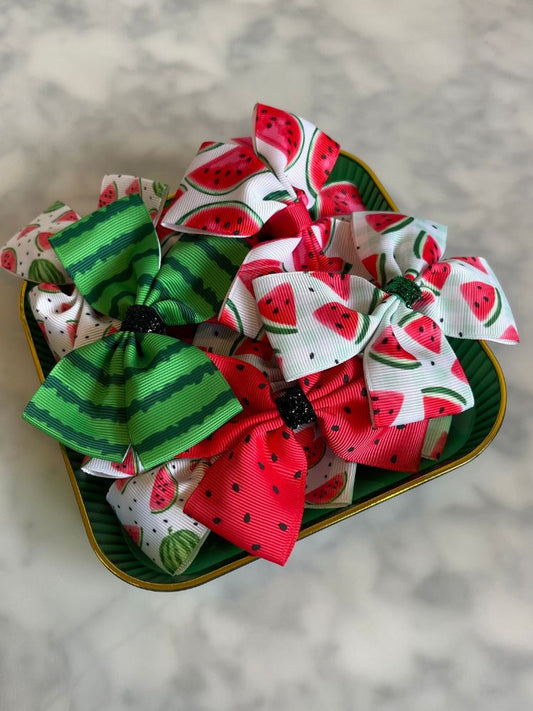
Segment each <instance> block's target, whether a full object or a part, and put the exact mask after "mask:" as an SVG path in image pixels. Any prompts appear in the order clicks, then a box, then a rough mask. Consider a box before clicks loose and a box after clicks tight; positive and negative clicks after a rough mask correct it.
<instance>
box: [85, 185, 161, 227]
mask: <svg viewBox="0 0 533 711" xmlns="http://www.w3.org/2000/svg"><path fill="white" fill-rule="evenodd" d="M133 194H139V195H140V196H141V198H142V200H143V202H144V204H145V205H146V209H147V210H148V212H149V213H150V216H151V218H152V222H153V223H154V225H155V224H157V222H158V220H159V217H160V215H161V212H162V210H163V207H164V205H165V200H166V197H167V194H168V185H166V184H165V183H160V182H158V181H156V180H148V179H147V178H140V177H136V176H134V175H121V174H119V175H104V177H103V179H102V185H101V188H100V196H99V198H98V207H103V206H104V205H109V203H112V202H114V201H115V200H119V199H120V198H123V197H125V196H126V195H133Z"/></svg>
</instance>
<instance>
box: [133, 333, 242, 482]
mask: <svg viewBox="0 0 533 711" xmlns="http://www.w3.org/2000/svg"><path fill="white" fill-rule="evenodd" d="M124 374H125V407H126V411H127V422H128V431H129V436H130V441H131V444H132V445H133V448H134V450H135V453H136V454H137V456H138V457H139V460H140V461H141V464H142V466H143V467H144V469H151V468H153V467H154V466H157V465H158V464H160V463H161V462H164V461H167V460H170V459H172V458H173V457H174V456H176V455H177V454H179V453H180V452H183V451H184V450H185V449H187V448H189V447H192V446H193V445H195V444H197V443H198V442H201V441H202V440H203V439H205V438H206V437H208V436H209V435H210V434H211V433H212V432H214V431H215V430H217V429H218V428H219V427H221V426H222V425H223V424H224V423H226V422H227V421H228V420H230V419H231V418H232V417H234V416H235V415H237V414H238V413H239V412H240V411H241V409H242V407H241V405H240V403H239V401H238V400H237V399H236V397H235V396H234V394H233V392H232V390H231V388H230V386H229V385H228V383H227V382H226V380H225V379H224V378H223V376H222V375H221V373H220V372H219V370H218V369H217V368H216V367H215V366H214V364H213V363H212V361H211V360H210V359H209V358H208V357H207V355H206V354H205V353H203V352H202V351H200V350H199V349H198V348H195V347H194V346H191V345H189V344H187V343H183V342H182V341H179V340H177V339H174V338H171V337H170V336H162V335H160V334H155V333H146V334H133V333H132V334H129V335H128V339H127V343H126V346H125V354H124Z"/></svg>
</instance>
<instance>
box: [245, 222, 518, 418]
mask: <svg viewBox="0 0 533 711" xmlns="http://www.w3.org/2000/svg"><path fill="white" fill-rule="evenodd" d="M353 230H354V239H355V242H356V245H357V249H358V251H359V254H360V257H361V261H362V263H363V264H364V265H365V267H366V269H367V270H368V271H369V272H370V274H371V276H372V277H373V280H374V281H375V284H372V283H370V282H368V281H366V280H364V279H362V278H360V277H357V276H341V275H336V274H327V273H324V272H315V273H311V274H304V273H298V274H282V275H277V274H275V275H271V276H265V277H260V278H258V279H256V280H255V281H254V282H253V288H254V292H255V296H256V298H257V300H258V308H259V312H260V313H261V316H262V319H263V322H264V324H265V329H266V331H267V333H268V337H269V340H270V342H271V344H272V346H273V347H274V350H275V352H276V353H277V355H278V357H279V359H280V363H281V367H282V370H283V374H284V376H285V378H286V379H287V380H288V381H290V380H294V379H295V378H300V377H302V376H304V375H306V374H307V373H309V372H315V371H320V370H324V369H327V368H330V367H332V366H334V365H335V364H337V363H342V362H344V361H347V360H348V359H350V358H352V357H353V356H355V355H357V354H358V353H360V352H362V351H364V353H363V358H364V368H365V380H366V382H367V386H368V395H369V399H370V406H371V415H372V419H373V423H374V425H375V426H379V427H382V426H388V425H393V424H394V425H400V424H406V423H409V422H415V421H417V420H421V419H423V418H428V417H438V416H441V415H453V414H457V413H460V412H462V411H463V410H465V409H467V408H469V407H471V406H472V405H473V395H472V391H471V389H470V386H469V384H468V382H467V379H466V377H465V375H464V372H463V369H462V367H461V365H460V363H459V361H458V360H457V358H456V356H455V354H454V351H453V349H452V347H451V346H450V344H449V343H448V341H447V339H446V336H455V337H459V338H473V339H491V340H496V341H499V342H502V343H513V342H516V341H517V340H518V335H517V333H516V329H515V326H514V322H513V317H512V314H511V310H510V307H509V305H508V303H507V300H506V298H505V296H504V294H503V291H502V289H501V287H500V285H499V283H498V281H497V279H496V277H495V275H494V274H493V272H492V271H491V270H490V267H489V266H488V264H487V263H486V261H485V260H484V259H481V258H477V257H455V258H452V259H448V260H443V261H441V260H440V258H441V255H442V253H443V251H444V246H445V241H446V228H445V227H443V226H442V225H437V224H434V223H431V222H428V221H426V220H420V219H417V218H412V217H406V216H405V215H398V214H396V213H354V215H353Z"/></svg>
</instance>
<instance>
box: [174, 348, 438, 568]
mask: <svg viewBox="0 0 533 711" xmlns="http://www.w3.org/2000/svg"><path fill="white" fill-rule="evenodd" d="M210 357H211V358H212V360H213V362H214V363H215V365H216V366H217V368H218V369H219V370H220V372H222V373H223V375H224V377H225V378H226V380H227V381H228V382H229V383H230V385H231V387H232V389H233V391H234V393H235V395H236V396H237V397H238V399H239V401H240V402H241V404H242V406H243V412H242V413H241V414H240V415H237V416H236V417H234V418H232V420H231V421H230V422H228V423H227V424H225V425H223V426H222V427H221V428H220V429H219V430H217V431H216V432H213V433H212V434H211V435H210V436H209V437H208V438H207V439H206V440H204V441H203V442H201V443H200V444H198V445H196V446H194V447H192V448H190V449H189V450H187V451H186V452H184V453H183V454H182V455H180V456H182V457H192V458H195V457H199V456H201V457H207V458H211V457H218V458H217V459H215V461H213V462H212V463H204V464H202V466H204V468H205V474H204V476H203V478H202V480H201V482H200V484H199V485H198V487H197V488H196V489H195V491H194V492H193V493H192V495H191V497H190V498H189V500H188V501H187V503H186V504H185V508H184V510H185V513H187V514H188V515H189V516H191V517H192V518H194V519H195V520H197V521H200V522H201V523H203V524H204V525H206V526H208V527H209V528H211V530H213V531H215V532H216V533H218V534H220V535H222V536H223V537H224V538H226V539H227V540H229V541H231V542H232V543H234V544H235V545H238V546H240V547H241V548H244V549H245V550H247V551H248V552H250V553H252V554H254V555H258V556H261V557H264V558H266V559H268V560H272V561H274V562H276V563H280V564H283V563H284V562H285V561H286V560H287V557H288V556H289V554H290V551H291V550H292V548H293V546H294V543H295V541H296V538H297V536H298V532H299V529H300V524H301V517H302V512H303V507H304V499H305V477H306V472H307V458H306V452H305V449H304V446H305V444H307V442H306V441H305V440H304V445H302V439H301V438H302V436H303V437H307V436H308V435H307V434H306V433H305V434H303V435H302V433H301V432H294V431H293V430H298V429H299V428H300V427H302V426H303V425H305V424H307V423H314V422H316V423H317V425H318V428H319V430H320V432H321V434H322V435H323V436H324V438H325V440H326V442H327V445H328V446H329V447H330V448H331V450H332V451H333V452H334V453H335V454H337V455H338V456H340V457H341V458H343V459H344V460H346V461H353V462H361V463H365V464H369V465H372V466H381V467H387V468H389V469H398V470H401V471H402V470H403V471H414V470H416V468H417V467H418V465H419V462H420V454H421V451H422V448H423V444H424V438H425V435H426V430H427V422H418V423H414V424H412V425H408V426H405V427H400V428H396V427H394V428H389V427H387V428H383V429H380V430H375V429H372V428H371V425H370V418H369V416H368V408H367V403H366V395H365V393H364V387H365V386H364V381H363V378H362V366H361V364H360V361H359V360H357V359H352V360H351V361H350V362H349V363H346V364H344V365H341V366H339V367H338V368H333V369H330V370H328V371H325V372H324V373H316V374H314V375H310V376H309V377H307V378H304V379H302V380H301V381H300V382H299V384H298V386H296V387H293V388H290V389H288V390H286V391H285V392H284V393H282V394H278V395H277V396H274V394H273V392H272V391H271V389H270V387H269V383H268V380H267V378H266V377H265V376H264V375H263V374H262V373H261V372H259V371H258V370H257V369H256V368H255V367H254V366H252V365H250V364H248V363H245V362H243V361H240V360H237V359H234V358H229V357H223V356H217V355H215V354H211V355H210Z"/></svg>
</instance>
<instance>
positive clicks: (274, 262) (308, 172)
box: [164, 104, 364, 338]
mask: <svg viewBox="0 0 533 711" xmlns="http://www.w3.org/2000/svg"><path fill="white" fill-rule="evenodd" d="M233 140H234V141H237V144H236V143H226V144H223V143H215V142H208V143H204V144H202V147H201V149H200V151H199V153H198V155H197V156H196V158H195V159H194V160H193V162H192V164H191V165H190V166H189V169H188V170H187V173H186V175H185V177H184V179H183V181H182V184H181V186H180V189H179V190H178V192H177V194H176V199H175V202H174V205H173V206H171V208H170V209H169V210H168V212H167V213H166V215H165V217H164V223H165V224H167V225H172V226H173V227H175V228H179V229H181V230H183V231H192V232H207V233H209V234H217V235H225V236H228V237H231V236H246V237H250V236H253V235H255V236H256V239H257V241H258V242H259V244H257V245H255V246H254V247H253V248H252V250H251V251H250V253H249V254H248V255H247V257H246V258H245V260H244V262H243V265H242V267H241V268H240V269H239V271H238V272H237V275H236V277H235V279H234V282H233V284H232V285H231V287H230V289H229V291H228V294H227V296H226V299H225V301H224V304H223V307H222V309H221V312H220V315H219V319H220V321H221V322H222V323H225V324H226V325H228V326H230V327H232V328H234V329H236V330H238V331H239V332H240V333H244V334H245V335H247V336H250V337H251V338H256V337H257V336H258V334H259V331H260V329H261V322H260V319H259V317H258V315H257V311H256V308H255V304H254V301H253V292H252V287H251V283H252V280H253V279H254V278H256V277H258V276H261V275H262V274H270V273H274V272H282V271H293V270H300V269H301V270H306V271H307V270H322V269H323V270H326V271H339V272H344V271H348V270H351V269H352V265H353V264H354V263H356V262H357V259H356V255H355V254H354V246H353V241H352V240H351V239H349V238H348V239H345V240H344V245H343V248H342V249H339V246H340V244H341V241H342V240H341V237H340V233H341V232H342V231H343V229H345V230H348V232H349V227H348V226H347V225H344V223H342V224H337V223H339V221H338V220H335V219H331V218H330V219H321V220H319V221H318V222H315V223H313V220H314V219H318V218H319V217H326V216H329V215H335V216H336V215H339V214H341V213H342V212H348V213H351V212H352V211H353V210H358V209H364V206H363V204H362V202H361V200H360V197H359V193H358V191H357V188H355V187H354V186H352V185H350V184H348V183H344V182H343V183H339V182H335V183H334V184H332V185H328V186H325V182H326V180H327V179H328V177H329V175H330V174H331V170H332V168H333V166H334V164H335V162H336V160H337V157H338V154H339V146H338V144H337V143H336V142H335V141H333V140H332V139H331V138H329V137H328V136H327V135H326V134H325V133H323V132H322V131H320V130H319V129H318V128H316V127H315V126H314V125H313V124H311V123H309V122H308V121H306V120H305V119H303V118H300V117H298V116H295V115H294V114H291V113H287V112H285V111H281V110H279V109H275V108H273V107H270V106H265V105H263V104H258V105H257V106H256V107H255V110H254V115H253V119H252V138H251V139H233ZM335 230H337V233H338V234H337V239H336V240H335V245H336V248H335V249H332V248H331V244H332V243H333V240H332V233H333V232H334V231H335Z"/></svg>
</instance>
